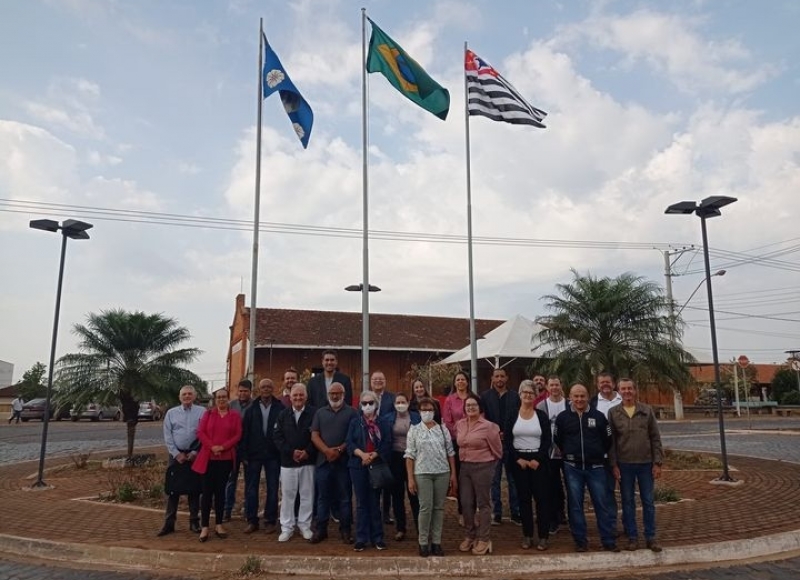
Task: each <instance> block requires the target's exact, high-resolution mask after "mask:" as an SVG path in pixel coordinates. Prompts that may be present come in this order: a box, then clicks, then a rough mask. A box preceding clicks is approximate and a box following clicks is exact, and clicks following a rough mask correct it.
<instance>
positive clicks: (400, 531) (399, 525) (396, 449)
mask: <svg viewBox="0 0 800 580" xmlns="http://www.w3.org/2000/svg"><path fill="white" fill-rule="evenodd" d="M386 420H387V421H388V422H389V424H390V425H391V426H392V460H391V463H390V464H389V466H390V467H391V469H392V475H393V476H394V485H392V487H391V489H390V491H391V494H392V506H393V508H394V517H395V522H396V532H395V535H394V539H395V540H397V541H400V540H402V539H403V538H405V537H406V503H405V495H406V493H407V492H408V474H407V473H406V460H405V458H404V457H403V455H404V454H405V452H406V437H407V435H408V430H409V429H411V426H412V425H416V424H417V423H419V422H420V416H419V413H418V412H417V411H412V410H411V409H410V405H409V402H408V397H406V395H405V394H404V393H397V395H396V396H395V398H394V410H393V411H391V412H390V413H388V414H387V415H386ZM408 503H409V504H411V514H412V515H413V516H414V525H415V527H416V525H417V522H418V519H419V501H418V500H417V496H416V495H411V494H410V493H409V494H408Z"/></svg>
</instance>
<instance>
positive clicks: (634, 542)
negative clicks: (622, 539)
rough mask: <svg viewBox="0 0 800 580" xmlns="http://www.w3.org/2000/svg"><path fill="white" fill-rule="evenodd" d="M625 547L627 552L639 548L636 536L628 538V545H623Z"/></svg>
mask: <svg viewBox="0 0 800 580" xmlns="http://www.w3.org/2000/svg"><path fill="white" fill-rule="evenodd" d="M625 549H626V550H628V551H629V552H635V551H636V550H638V549H639V541H638V540H637V539H636V538H631V539H630V540H628V545H627V546H625Z"/></svg>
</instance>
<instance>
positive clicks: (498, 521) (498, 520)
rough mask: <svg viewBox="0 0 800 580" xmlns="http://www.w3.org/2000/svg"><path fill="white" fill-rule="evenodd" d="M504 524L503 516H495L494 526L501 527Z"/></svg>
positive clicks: (493, 519)
mask: <svg viewBox="0 0 800 580" xmlns="http://www.w3.org/2000/svg"><path fill="white" fill-rule="evenodd" d="M502 523H503V516H501V515H499V514H495V516H494V517H493V518H492V525H493V526H499V525H500V524H502Z"/></svg>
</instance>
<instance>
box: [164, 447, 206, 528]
mask: <svg viewBox="0 0 800 580" xmlns="http://www.w3.org/2000/svg"><path fill="white" fill-rule="evenodd" d="M174 464H175V458H174V457H172V456H170V458H169V467H172V465H174ZM186 496H187V498H188V499H189V523H190V524H199V523H200V515H199V514H200V492H199V491H198V492H197V493H189V494H186ZM180 499H181V496H180V494H177V493H171V494H169V495H167V509H166V513H165V514H164V527H165V528H169V529H173V530H174V529H175V520H176V519H177V517H178V503H180Z"/></svg>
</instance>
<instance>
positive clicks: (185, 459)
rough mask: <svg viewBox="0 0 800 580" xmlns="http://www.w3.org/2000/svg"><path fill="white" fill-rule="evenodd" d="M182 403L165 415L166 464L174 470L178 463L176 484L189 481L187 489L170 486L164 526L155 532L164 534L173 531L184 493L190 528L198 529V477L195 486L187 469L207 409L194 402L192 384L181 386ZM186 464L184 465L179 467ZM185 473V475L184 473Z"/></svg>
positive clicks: (197, 531)
mask: <svg viewBox="0 0 800 580" xmlns="http://www.w3.org/2000/svg"><path fill="white" fill-rule="evenodd" d="M178 397H179V399H180V402H181V404H180V405H178V406H177V407H172V408H171V409H170V410H169V411H167V412H166V414H165V415H164V425H163V431H164V443H165V445H166V446H167V451H168V452H169V465H168V466H167V470H171V472H172V473H177V472H176V471H175V469H174V468H176V467H178V466H180V467H179V471H180V473H181V479H182V480H184V481H182V482H181V485H178V483H177V479H178V478H177V477H175V478H173V479H174V483H175V485H176V487H181V486H183V485H184V484H187V483H188V484H189V485H188V488H192V489H188V488H187V490H186V491H183V490H182V489H173V490H171V491H170V493H168V495H167V510H166V514H165V516H164V526H163V527H162V528H161V530H160V531H159V532H158V536H159V537H161V536H166V535H167V534H171V533H173V532H174V531H175V520H176V519H177V515H178V501H179V500H180V496H181V495H183V494H186V495H187V496H188V498H189V529H190V530H191V531H192V532H194V533H197V534H199V533H200V514H199V512H200V485H199V480H197V482H196V483H197V485H196V487H195V486H193V485H191V482H192V481H193V480H195V475H194V472H192V471H191V469H188V468H189V466H190V464H191V463H192V461H194V460H195V458H196V457H197V450H198V448H199V445H198V444H197V427H198V425H200V418H201V417H202V416H203V414H204V413H205V412H206V410H205V409H204V408H203V407H201V406H200V405H195V404H194V400H195V399H196V398H197V391H195V389H194V387H193V386H192V385H184V386H183V387H181V390H180V393H179V395H178ZM183 467H186V469H180V468H183ZM184 476H186V477H184Z"/></svg>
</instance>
